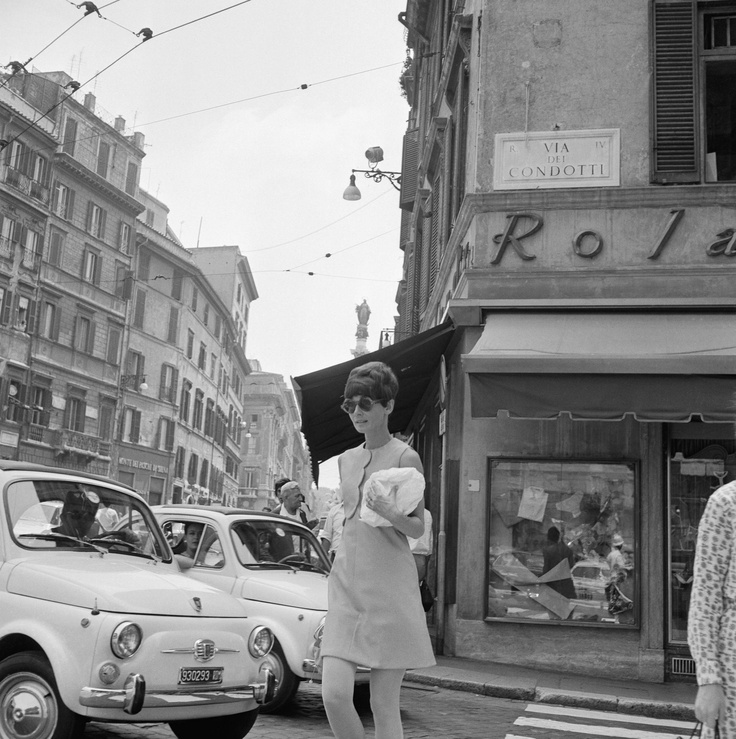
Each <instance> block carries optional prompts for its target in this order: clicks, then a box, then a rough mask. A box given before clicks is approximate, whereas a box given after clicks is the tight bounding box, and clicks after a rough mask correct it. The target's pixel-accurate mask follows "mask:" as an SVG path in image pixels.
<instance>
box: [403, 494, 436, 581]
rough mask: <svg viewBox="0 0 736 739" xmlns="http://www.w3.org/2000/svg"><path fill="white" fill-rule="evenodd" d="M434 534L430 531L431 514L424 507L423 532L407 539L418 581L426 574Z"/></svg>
mask: <svg viewBox="0 0 736 739" xmlns="http://www.w3.org/2000/svg"><path fill="white" fill-rule="evenodd" d="M433 547H434V534H433V533H432V514H431V513H430V512H429V511H428V510H427V509H426V508H425V509H424V533H423V534H422V535H421V536H420V537H419V538H418V539H409V549H411V553H412V554H413V555H414V561H415V562H416V564H417V575H418V576H419V582H421V581H422V580H424V578H425V577H426V576H427V562H428V561H429V558H430V556H431V555H432V549H433Z"/></svg>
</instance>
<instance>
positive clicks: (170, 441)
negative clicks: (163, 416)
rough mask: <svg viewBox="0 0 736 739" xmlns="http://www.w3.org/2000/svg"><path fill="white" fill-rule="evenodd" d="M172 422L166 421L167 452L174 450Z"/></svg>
mask: <svg viewBox="0 0 736 739" xmlns="http://www.w3.org/2000/svg"><path fill="white" fill-rule="evenodd" d="M174 428H175V426H174V422H173V421H170V420H167V421H166V451H167V452H173V451H174Z"/></svg>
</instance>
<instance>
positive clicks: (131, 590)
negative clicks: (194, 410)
mask: <svg viewBox="0 0 736 739" xmlns="http://www.w3.org/2000/svg"><path fill="white" fill-rule="evenodd" d="M43 508H48V509H51V510H53V509H55V508H59V509H60V515H59V517H58V522H57V523H56V525H53V524H54V522H55V519H53V517H52V518H51V519H50V518H49V517H46V516H39V515H37V513H38V511H39V510H40V509H43ZM103 508H110V509H111V510H112V511H115V513H116V514H117V518H118V520H119V523H118V524H117V525H116V526H115V527H114V528H113V529H111V530H105V528H104V527H103V526H102V525H101V523H100V521H101V520H106V519H107V520H108V521H109V520H110V518H111V517H112V518H113V519H114V518H115V516H111V514H110V513H109V512H107V511H105V514H106V515H105V516H104V517H103V516H100V515H98V514H99V513H100V511H101V510H102V509H103ZM29 512H30V513H29ZM34 521H35V522H36V524H37V526H36V528H35V529H34V526H33V522H34ZM50 523H51V524H52V525H49V524H50ZM272 644H273V635H272V634H271V632H270V630H269V629H268V628H267V627H266V626H265V625H264V624H263V622H262V621H259V620H257V619H254V618H253V617H251V614H249V613H248V610H247V608H246V607H245V604H244V602H243V601H242V600H241V601H238V600H237V599H235V598H232V597H230V596H228V595H226V594H225V593H223V592H222V591H221V590H220V589H217V588H214V587H210V586H208V585H206V584H205V583H203V582H199V581H197V580H194V579H192V578H190V577H186V576H185V575H183V574H182V573H181V570H180V568H179V565H178V564H177V562H176V560H175V558H174V555H173V552H172V551H171V548H170V547H169V544H168V542H167V541H166V538H165V537H164V535H163V532H162V531H161V528H160V526H159V525H158V523H157V522H156V519H155V518H154V516H153V514H152V513H151V510H150V508H149V507H148V505H147V504H146V502H145V501H144V500H143V499H142V498H141V497H140V496H138V495H137V494H136V493H135V492H133V491H132V490H130V489H129V488H127V487H125V486H123V485H119V484H117V483H115V482H111V481H107V480H104V479H103V478H97V477H94V476H91V475H85V474H83V473H77V472H72V471H70V470H62V469H57V468H50V467H43V466H40V465H33V464H28V463H23V462H13V461H8V460H0V737H2V738H3V739H70V738H71V737H73V736H74V735H75V734H77V733H79V731H80V730H81V729H82V727H83V725H84V723H85V721H89V720H94V721H103V722H108V721H110V722H136V723H141V722H143V723H148V722H165V723H168V724H169V726H170V727H171V729H172V731H173V732H174V734H175V735H176V736H177V737H179V739H194V737H207V736H211V737H217V739H225V738H227V739H241V737H243V736H245V735H246V734H247V733H248V732H249V731H250V729H251V727H252V726H253V723H254V722H255V720H256V717H257V715H258V710H259V704H260V703H262V702H264V701H268V700H270V699H271V695H272V693H273V689H274V685H275V681H274V676H273V674H272V672H271V670H270V662H269V660H268V653H269V651H270V650H271V647H272Z"/></svg>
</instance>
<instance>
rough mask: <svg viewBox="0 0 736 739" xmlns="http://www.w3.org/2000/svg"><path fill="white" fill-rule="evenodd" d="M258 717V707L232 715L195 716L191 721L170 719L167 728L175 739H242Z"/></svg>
mask: <svg viewBox="0 0 736 739" xmlns="http://www.w3.org/2000/svg"><path fill="white" fill-rule="evenodd" d="M257 718H258V709H257V708H256V709H254V710H253V711H246V712H245V713H236V714H234V715H232V716H217V717H216V718H197V719H192V720H191V721H170V722H169V728H170V729H171V731H173V732H174V734H175V736H176V737H177V739H202V737H207V736H211V737H217V739H242V738H243V737H244V736H245V735H246V734H247V733H248V732H249V731H250V730H251V729H252V728H253V724H254V723H255V722H256V719H257Z"/></svg>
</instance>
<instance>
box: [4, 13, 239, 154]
mask: <svg viewBox="0 0 736 739" xmlns="http://www.w3.org/2000/svg"><path fill="white" fill-rule="evenodd" d="M249 2H251V0H241V2H239V3H235V4H234V5H230V6H228V7H227V8H222V9H221V10H216V11H214V12H213V13H207V14H206V15H203V16H200V17H199V18H194V19H192V20H190V21H187V22H186V23H181V24H179V25H178V26H174V27H172V28H168V29H167V30H165V31H162V32H161V33H159V34H154V33H153V32H152V31H151V29H150V28H142V29H141V30H140V31H139V32H138V33H136V34H135V35H136V36H142V37H143V38H142V40H141V42H140V43H139V44H136V45H135V46H134V47H132V48H131V49H128V51H126V52H125V53H124V54H121V56H119V57H118V58H117V59H115V60H114V61H113V62H111V63H110V64H108V65H107V66H106V67H105V68H104V69H101V70H100V71H99V72H97V74H94V75H92V77H90V78H89V79H88V80H87V81H86V82H83V83H82V84H79V83H77V86H76V87H75V88H74V89H73V90H72V92H70V93H69V94H68V95H66V96H65V97H63V98H61V100H59V102H57V103H56V104H55V105H52V106H51V108H49V109H48V110H47V111H46V112H45V113H43V114H42V115H41V117H40V118H36V120H34V121H32V122H31V123H30V125H29V126H27V127H26V128H24V129H23V130H22V131H21V132H20V133H19V134H18V135H17V136H15V137H14V138H12V139H10V141H6V142H5V143H4V145H3V147H2V149H5V148H6V147H8V146H9V145H10V144H12V143H13V142H14V141H17V140H18V138H20V136H22V135H23V134H24V133H26V132H27V131H29V130H30V129H31V128H33V127H34V126H35V125H36V124H37V123H38V122H39V121H42V120H43V119H44V118H46V116H48V114H49V113H51V112H52V111H54V110H56V108H58V107H59V106H60V105H61V104H62V103H64V102H65V101H66V100H67V99H68V98H70V97H71V96H72V95H73V94H74V93H75V92H76V91H77V90H79V89H80V88H81V87H84V86H85V85H88V84H89V83H90V82H92V80H94V79H97V77H99V76H100V75H101V74H102V73H103V72H106V71H107V70H108V69H110V67H112V66H113V65H115V64H117V63H118V62H119V61H120V60H121V59H124V58H125V57H126V56H127V55H128V54H130V52H131V51H133V50H134V49H137V48H138V47H139V46H140V45H141V44H144V43H145V42H146V41H149V40H150V39H152V38H158V37H159V36H163V35H165V34H167V33H171V32H172V31H177V30H179V29H181V28H184V27H185V26H190V25H192V24H193V23H198V22H199V21H202V20H205V19H206V18H211V17H212V16H213V15H218V14H219V13H224V12H225V11H227V10H232V9H233V8H237V7H238V6H240V5H245V4H246V3H249ZM72 4H73V3H72ZM84 4H85V3H80V5H84ZM112 4H113V3H108V5H112ZM91 5H92V6H93V7H94V8H95V10H96V11H97V14H98V15H99V16H100V18H102V17H103V16H102V14H101V13H100V12H99V9H97V8H96V7H95V6H94V4H91ZM104 7H107V6H104ZM92 12H94V11H90V10H88V11H87V13H86V14H85V15H83V16H82V18H86V17H87V15H91V13H92ZM80 20H81V18H80ZM78 22H79V21H76V22H75V23H74V24H73V25H76V23H78ZM67 30H69V29H67ZM125 30H127V29H125ZM64 33H66V31H64ZM62 35H63V34H62ZM45 48H48V47H45ZM29 61H30V60H29ZM2 149H0V151H1V150H2Z"/></svg>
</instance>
